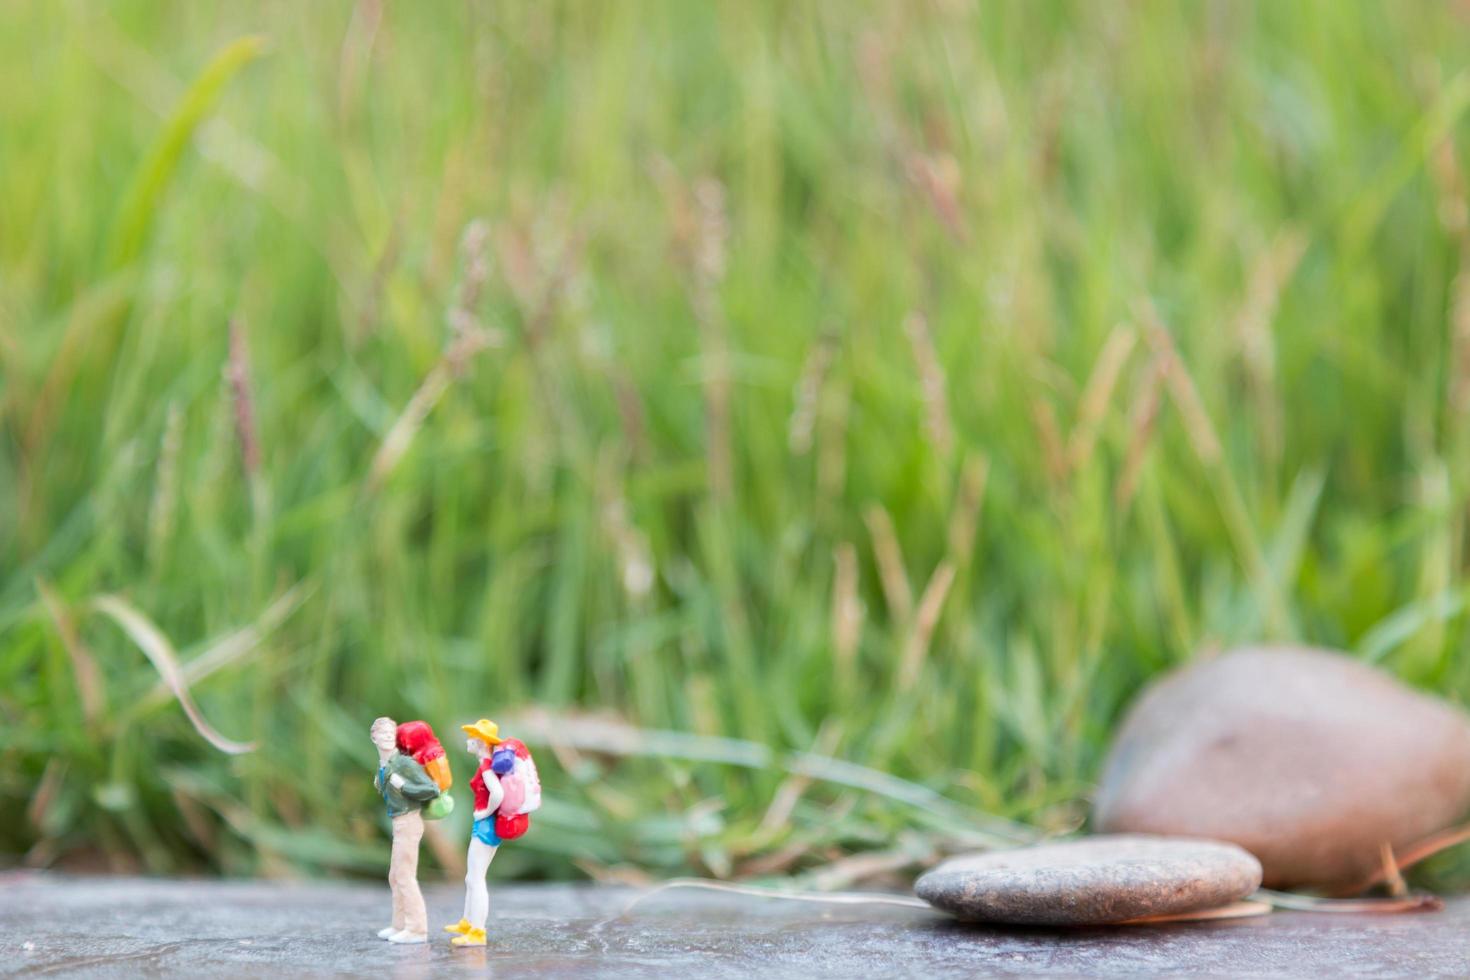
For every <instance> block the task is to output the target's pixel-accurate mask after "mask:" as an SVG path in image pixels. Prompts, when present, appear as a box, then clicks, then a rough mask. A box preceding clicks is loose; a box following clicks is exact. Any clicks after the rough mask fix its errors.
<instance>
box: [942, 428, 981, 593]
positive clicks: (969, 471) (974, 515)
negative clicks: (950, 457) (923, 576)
mask: <svg viewBox="0 0 1470 980" xmlns="http://www.w3.org/2000/svg"><path fill="white" fill-rule="evenodd" d="M989 482H990V460H989V459H987V458H986V457H984V456H982V455H978V454H974V453H969V454H966V456H965V462H964V464H963V465H962V466H961V467H960V484H959V489H958V490H957V491H956V493H955V505H954V509H953V510H951V511H950V515H949V525H948V527H947V528H946V538H947V541H948V544H949V556H950V558H952V559H953V560H954V563H955V565H956V566H957V567H958V568H967V567H969V564H970V559H971V558H972V557H973V556H974V553H975V531H976V529H977V528H978V527H979V525H980V505H981V504H982V503H984V501H985V487H986V485H987V484H988V483H989Z"/></svg>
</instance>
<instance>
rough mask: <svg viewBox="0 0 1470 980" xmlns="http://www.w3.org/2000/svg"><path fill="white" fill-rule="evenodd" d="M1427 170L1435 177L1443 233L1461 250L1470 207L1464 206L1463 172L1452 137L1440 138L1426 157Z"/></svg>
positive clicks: (1467, 230) (1469, 223) (1467, 236)
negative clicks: (1431, 152) (1453, 240)
mask: <svg viewBox="0 0 1470 980" xmlns="http://www.w3.org/2000/svg"><path fill="white" fill-rule="evenodd" d="M1429 163H1430V167H1429V173H1430V175H1431V176H1432V177H1433V178H1434V186H1435V190H1436V192H1437V194H1438V197H1439V223H1440V225H1441V226H1442V227H1443V228H1444V230H1445V232H1446V233H1447V234H1448V235H1449V236H1450V237H1452V238H1454V239H1455V240H1456V241H1458V242H1459V243H1460V246H1461V250H1462V251H1463V250H1464V247H1465V245H1466V241H1467V239H1470V207H1467V205H1466V201H1467V198H1470V195H1467V194H1466V189H1465V172H1464V171H1463V170H1462V169H1461V167H1460V160H1459V157H1458V156H1456V154H1455V143H1454V140H1451V139H1443V140H1440V141H1439V145H1437V146H1436V147H1435V148H1434V153H1433V154H1431V155H1430V158H1429Z"/></svg>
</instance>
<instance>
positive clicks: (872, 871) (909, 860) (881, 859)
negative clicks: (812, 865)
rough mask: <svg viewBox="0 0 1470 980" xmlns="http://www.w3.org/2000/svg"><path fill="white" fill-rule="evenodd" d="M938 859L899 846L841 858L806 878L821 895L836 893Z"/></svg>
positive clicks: (928, 853) (809, 873)
mask: <svg viewBox="0 0 1470 980" xmlns="http://www.w3.org/2000/svg"><path fill="white" fill-rule="evenodd" d="M938 858H939V855H938V854H937V853H934V852H933V851H930V852H927V853H923V852H916V851H915V849H914V848H913V847H911V846H899V847H896V848H893V849H891V850H887V851H865V852H863V853H860V854H850V855H848V856H847V857H843V858H838V859H837V860H836V861H833V862H832V863H830V864H828V865H825V866H824V867H821V868H816V869H814V870H812V871H810V872H808V873H807V874H806V875H804V876H803V878H804V879H805V881H806V882H807V883H808V884H809V885H810V887H812V888H813V889H815V890H816V891H818V892H825V891H835V890H837V889H840V888H848V887H851V886H852V885H855V884H858V883H860V882H863V881H869V880H872V879H874V878H881V877H886V876H888V875H892V874H894V873H896V872H899V871H904V870H906V869H908V868H915V867H925V866H927V865H929V864H932V863H933V862H934V861H936V860H938Z"/></svg>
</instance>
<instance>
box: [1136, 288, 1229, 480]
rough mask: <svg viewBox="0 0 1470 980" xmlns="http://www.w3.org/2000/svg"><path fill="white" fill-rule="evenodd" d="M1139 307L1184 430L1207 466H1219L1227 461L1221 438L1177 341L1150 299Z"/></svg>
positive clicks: (1145, 333) (1147, 335)
mask: <svg viewBox="0 0 1470 980" xmlns="http://www.w3.org/2000/svg"><path fill="white" fill-rule="evenodd" d="M1139 305H1140V312H1141V319H1142V320H1143V327H1144V336H1145V337H1147V339H1148V343H1149V346H1150V347H1151V348H1152V349H1153V352H1154V355H1155V356H1156V357H1159V358H1161V359H1162V364H1163V368H1164V383H1165V384H1166V385H1167V386H1168V389H1169V397H1170V398H1171V399H1172V400H1173V402H1174V407H1175V408H1177V409H1179V415H1180V418H1182V419H1183V420H1184V429H1185V431H1186V432H1188V433H1189V441H1190V444H1191V445H1192V446H1193V447H1194V452H1195V455H1197V456H1198V457H1199V459H1200V462H1201V463H1204V464H1205V466H1207V467H1213V466H1216V465H1217V464H1219V463H1220V462H1221V460H1222V459H1223V457H1224V450H1223V449H1222V448H1221V446H1220V438H1219V437H1218V436H1217V435H1216V434H1215V426H1214V424H1213V423H1211V422H1210V416H1209V413H1208V412H1206V411H1205V405H1204V401H1203V400H1201V398H1200V396H1199V389H1197V388H1196V387H1195V385H1194V379H1193V378H1192V377H1191V376H1190V374H1189V370H1188V369H1187V368H1186V367H1185V366H1184V361H1183V360H1182V359H1181V358H1180V357H1179V350H1178V348H1176V347H1175V346H1174V338H1173V337H1172V336H1171V335H1170V334H1169V331H1168V329H1167V328H1166V327H1165V326H1164V323H1163V321H1162V320H1161V319H1159V314H1158V311H1157V310H1155V309H1154V306H1153V304H1152V303H1150V302H1149V301H1148V300H1147V299H1144V300H1143V301H1142V302H1141V303H1140V304H1139Z"/></svg>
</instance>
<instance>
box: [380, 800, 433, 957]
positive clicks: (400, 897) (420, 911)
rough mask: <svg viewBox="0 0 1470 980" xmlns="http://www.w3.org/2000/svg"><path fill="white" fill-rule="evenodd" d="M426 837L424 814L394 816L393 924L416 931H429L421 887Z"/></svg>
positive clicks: (391, 867)
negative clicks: (421, 855) (422, 848)
mask: <svg viewBox="0 0 1470 980" xmlns="http://www.w3.org/2000/svg"><path fill="white" fill-rule="evenodd" d="M423 837H424V818H423V815H422V814H420V813H419V811H417V810H413V811H411V812H409V813H405V814H404V815H403V816H401V817H394V818H393V863H392V864H390V865H389V866H388V886H389V887H390V888H392V889H393V928H395V929H403V930H406V931H408V932H411V933H413V934H414V935H425V934H427V933H428V931H429V913H428V912H427V911H426V910H425V909H424V893H423V892H421V891H419V841H421V840H422V839H423Z"/></svg>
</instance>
